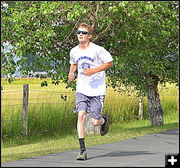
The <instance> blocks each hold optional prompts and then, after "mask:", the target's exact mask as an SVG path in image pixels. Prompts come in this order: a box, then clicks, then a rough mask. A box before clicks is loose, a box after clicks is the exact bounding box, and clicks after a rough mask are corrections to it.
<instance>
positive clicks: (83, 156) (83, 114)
mask: <svg viewBox="0 0 180 168" xmlns="http://www.w3.org/2000/svg"><path fill="white" fill-rule="evenodd" d="M85 118H86V112H85V111H79V112H78V121H77V131H78V137H79V145H80V152H79V154H78V156H77V158H76V159H77V160H87V152H86V148H85V143H84V121H85Z"/></svg>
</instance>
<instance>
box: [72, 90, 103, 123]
mask: <svg viewBox="0 0 180 168" xmlns="http://www.w3.org/2000/svg"><path fill="white" fill-rule="evenodd" d="M104 97H105V96H104V95H102V96H93V97H90V96H86V95H84V94H82V93H78V92H77V93H76V106H75V108H74V112H79V111H85V112H87V113H90V114H91V117H92V118H94V119H96V120H99V119H100V117H101V114H102V108H103V105H104Z"/></svg>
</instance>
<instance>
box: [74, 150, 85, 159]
mask: <svg viewBox="0 0 180 168" xmlns="http://www.w3.org/2000/svg"><path fill="white" fill-rule="evenodd" d="M76 160H87V151H83V150H81V151H80V152H79V154H78V156H77V158H76Z"/></svg>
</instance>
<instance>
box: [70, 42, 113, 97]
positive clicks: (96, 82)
mask: <svg viewBox="0 0 180 168" xmlns="http://www.w3.org/2000/svg"><path fill="white" fill-rule="evenodd" d="M111 61H113V58H112V56H111V54H110V53H109V52H108V51H107V50H106V49H104V48H103V47H101V46H99V45H96V44H94V43H92V42H90V44H89V46H88V47H87V48H86V49H84V50H81V49H80V48H79V45H77V46H76V47H74V48H72V49H71V51H70V61H69V63H70V64H77V66H78V79H77V83H76V92H79V93H82V94H84V95H86V96H100V95H105V93H106V80H105V71H101V72H98V73H95V74H93V75H91V76H86V75H84V74H83V71H84V69H85V68H96V67H99V66H101V65H102V64H104V63H107V62H111Z"/></svg>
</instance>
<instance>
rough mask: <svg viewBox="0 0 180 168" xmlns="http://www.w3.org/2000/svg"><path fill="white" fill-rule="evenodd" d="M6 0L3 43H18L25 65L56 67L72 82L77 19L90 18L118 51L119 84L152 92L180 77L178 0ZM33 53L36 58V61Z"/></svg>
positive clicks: (97, 37) (114, 79)
mask: <svg viewBox="0 0 180 168" xmlns="http://www.w3.org/2000/svg"><path fill="white" fill-rule="evenodd" d="M6 3H8V4H9V7H8V8H7V9H6V10H3V12H2V42H1V46H2V43H3V42H7V41H8V42H9V43H10V44H12V45H13V46H14V48H13V49H12V53H13V54H16V56H17V57H19V58H20V60H19V61H18V65H21V71H24V72H27V71H30V70H35V69H43V70H49V71H50V70H53V71H55V72H56V73H55V75H56V76H58V77H57V79H56V80H54V84H58V81H59V80H60V79H63V80H64V82H66V83H67V74H68V67H69V51H70V49H71V48H72V47H74V46H75V45H76V44H77V39H76V36H75V33H74V32H75V31H76V25H77V24H78V23H79V22H88V23H90V24H92V25H93V26H94V28H95V31H94V37H93V42H95V43H97V44H99V45H102V46H103V47H105V48H106V49H107V50H109V51H110V52H111V54H112V55H113V58H114V66H113V67H112V68H111V69H110V70H108V71H107V75H108V76H109V82H110V83H111V85H112V86H113V87H114V88H115V87H120V86H121V85H120V83H123V84H126V85H134V86H136V89H138V90H140V91H141V92H144V93H146V92H147V90H148V87H149V86H151V85H152V84H153V83H154V82H155V81H158V82H160V83H165V82H176V83H177V81H178V29H179V24H178V9H179V2H178V1H167V2H165V1H135V2H134V1H133V2H132V1H71V2H68V1H57V2H55V1H28V2H25V1H17V2H16V1H13V2H10V1H8V2H6ZM28 55H33V56H34V57H35V58H36V59H35V60H34V63H33V64H31V65H29V64H28V60H29V56H28ZM25 64H26V65H27V66H23V65H25ZM8 66H10V67H12V65H11V64H8ZM10 69H11V68H9V69H8V71H11V70H10ZM3 71H4V68H3ZM11 73H12V72H11ZM51 75H52V78H54V77H53V75H54V74H53V73H51ZM71 86H72V87H74V85H73V84H68V85H67V87H71Z"/></svg>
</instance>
